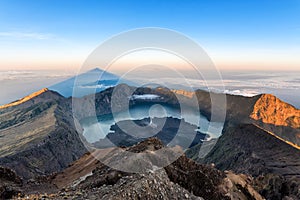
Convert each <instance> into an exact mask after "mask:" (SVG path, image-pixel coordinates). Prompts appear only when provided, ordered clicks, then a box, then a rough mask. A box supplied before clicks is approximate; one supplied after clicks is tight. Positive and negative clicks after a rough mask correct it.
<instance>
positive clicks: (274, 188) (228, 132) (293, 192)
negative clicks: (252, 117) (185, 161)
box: [198, 124, 300, 199]
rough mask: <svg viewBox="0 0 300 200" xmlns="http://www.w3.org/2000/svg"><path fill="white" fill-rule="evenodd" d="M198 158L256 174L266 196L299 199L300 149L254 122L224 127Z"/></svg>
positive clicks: (222, 167)
mask: <svg viewBox="0 0 300 200" xmlns="http://www.w3.org/2000/svg"><path fill="white" fill-rule="evenodd" d="M198 161H199V162H203V161H204V162H205V163H214V164H215V165H216V167H217V168H218V169H220V170H229V169H230V170H233V171H234V172H236V173H245V174H249V175H252V176H254V177H257V179H256V181H257V182H256V184H257V188H258V191H260V192H261V193H262V194H263V195H264V196H265V197H266V198H267V199H283V198H288V197H289V198H291V199H299V198H300V193H299V190H298V189H299V188H300V151H299V150H298V149H296V148H294V147H292V146H291V145H289V144H286V143H285V142H283V141H281V140H278V139H277V138H276V137H274V136H272V135H270V134H269V133H267V132H265V131H264V130H262V129H260V128H258V127H257V126H255V125H251V124H244V125H238V126H234V127H228V128H226V129H225V130H224V133H223V135H222V136H221V137H220V138H219V140H218V142H217V144H216V146H215V147H214V148H213V150H212V151H211V152H210V153H209V154H208V155H207V156H206V158H205V159H204V160H198ZM264 190H265V191H264Z"/></svg>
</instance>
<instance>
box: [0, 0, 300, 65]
mask: <svg viewBox="0 0 300 200" xmlns="http://www.w3.org/2000/svg"><path fill="white" fill-rule="evenodd" d="M142 27H161V28H167V29H172V30H175V31H178V32H180V33H183V34H185V35H187V36H188V37H190V38H192V39H193V40H194V41H196V42H197V43H198V44H199V45H200V46H201V47H203V49H204V50H205V51H206V52H207V53H208V55H209V56H210V57H211V59H212V60H213V62H214V63H215V64H216V65H217V67H218V68H219V69H224V70H226V69H230V70H236V69H239V70H265V71H268V70H290V71H293V70H300V57H299V55H300V0H248V1H241V0H226V1H224V0H206V1H201V0H193V1H192V0H145V1H141V0H127V1H115V0H107V1H101V0H98V1H89V0H87V1H83V0H81V1H79V0H63V1H61V0H42V1H39V0H35V1H34V0H26V1H23V0H0V70H2V71H4V70H37V69H38V70H42V69H43V70H44V69H45V70H52V69H53V70H70V71H72V70H77V69H78V68H79V67H80V66H81V65H82V63H83V62H84V61H85V59H86V58H87V57H88V55H89V54H90V53H91V52H92V51H93V50H94V49H95V48H96V47H97V46H98V45H100V44H101V43H102V42H103V41H105V40H107V39H108V38H110V37H111V36H113V35H115V34H118V33H120V32H124V31H127V30H131V29H136V28H142Z"/></svg>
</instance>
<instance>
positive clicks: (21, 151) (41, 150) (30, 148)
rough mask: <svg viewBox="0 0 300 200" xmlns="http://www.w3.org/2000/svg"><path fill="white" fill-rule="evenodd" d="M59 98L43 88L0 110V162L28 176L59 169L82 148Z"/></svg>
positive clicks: (19, 173) (68, 114) (77, 156)
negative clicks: (30, 96) (20, 101)
mask: <svg viewBox="0 0 300 200" xmlns="http://www.w3.org/2000/svg"><path fill="white" fill-rule="evenodd" d="M61 101H64V98H63V97H62V96H60V95H59V94H58V93H55V92H52V91H48V90H44V92H42V93H40V94H39V95H33V98H31V99H27V101H25V102H23V103H21V104H18V105H13V106H10V107H6V108H4V109H1V110H0V121H1V123H0V165H1V166H6V167H9V168H11V169H13V170H15V171H16V173H17V174H18V175H19V176H21V177H22V178H24V179H30V178H33V177H35V176H38V175H46V174H50V173H53V172H57V171H60V170H62V169H64V168H66V167H67V166H68V165H69V164H70V163H71V162H73V161H74V160H76V159H78V158H79V157H80V156H82V154H83V153H84V152H86V149H85V148H84V146H83V144H82V142H81V140H80V138H79V134H78V133H77V131H76V130H75V128H74V120H73V118H72V114H71V111H70V110H66V109H65V108H64V107H62V106H61V105H60V102H61Z"/></svg>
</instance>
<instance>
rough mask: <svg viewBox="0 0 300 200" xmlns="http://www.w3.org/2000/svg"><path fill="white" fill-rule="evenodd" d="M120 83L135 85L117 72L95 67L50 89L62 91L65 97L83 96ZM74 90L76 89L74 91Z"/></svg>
mask: <svg viewBox="0 0 300 200" xmlns="http://www.w3.org/2000/svg"><path fill="white" fill-rule="evenodd" d="M120 83H127V84H130V85H133V83H132V82H130V81H127V80H123V79H120V77H119V76H117V75H115V74H112V73H109V72H107V71H103V70H101V69H99V68H95V69H92V70H89V71H87V72H85V73H82V74H79V75H78V76H74V77H72V78H70V79H67V80H65V81H62V82H60V83H57V84H55V85H52V86H50V87H49V89H50V90H53V91H56V92H58V93H60V94H61V95H63V96H64V97H70V96H73V97H82V96H85V95H88V94H94V93H97V92H101V91H103V90H105V89H107V88H110V87H114V86H116V85H117V84H120ZM74 84H76V85H74ZM74 90H76V91H75V92H73V91H74Z"/></svg>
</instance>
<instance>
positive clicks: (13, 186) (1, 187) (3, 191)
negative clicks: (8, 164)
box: [0, 167, 22, 199]
mask: <svg viewBox="0 0 300 200" xmlns="http://www.w3.org/2000/svg"><path fill="white" fill-rule="evenodd" d="M21 187H22V179H21V178H20V177H18V176H17V175H16V173H15V172H14V171H12V170H10V169H8V168H4V167H0V199H10V198H12V197H13V196H16V195H17V194H18V193H21Z"/></svg>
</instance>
